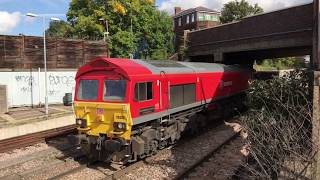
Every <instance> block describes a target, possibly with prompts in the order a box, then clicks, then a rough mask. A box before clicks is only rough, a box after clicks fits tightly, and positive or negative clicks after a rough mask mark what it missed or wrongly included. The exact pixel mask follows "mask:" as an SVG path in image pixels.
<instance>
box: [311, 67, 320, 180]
mask: <svg viewBox="0 0 320 180" xmlns="http://www.w3.org/2000/svg"><path fill="white" fill-rule="evenodd" d="M313 76H314V82H313V102H312V103H313V112H312V141H313V153H315V161H314V164H313V167H312V168H313V173H312V174H313V177H312V179H320V153H319V149H320V146H319V144H320V138H319V135H320V131H319V127H320V71H314V74H313Z"/></svg>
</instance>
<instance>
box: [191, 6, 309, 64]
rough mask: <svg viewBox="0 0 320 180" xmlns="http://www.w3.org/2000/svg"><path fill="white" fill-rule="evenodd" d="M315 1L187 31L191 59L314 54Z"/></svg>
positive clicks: (219, 60) (234, 58)
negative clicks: (216, 25)
mask: <svg viewBox="0 0 320 180" xmlns="http://www.w3.org/2000/svg"><path fill="white" fill-rule="evenodd" d="M313 14H314V13H313V3H310V4H305V5H301V6H297V7H291V8H287V9H283V10H279V11H273V12H267V13H263V14H259V15H255V16H251V17H247V18H244V19H243V20H241V21H239V22H234V23H229V24H224V25H221V26H218V27H214V28H209V29H204V30H199V31H195V32H190V33H188V44H187V48H188V56H189V58H190V59H191V61H207V62H222V61H224V62H226V63H236V62H234V61H238V62H244V61H245V62H244V63H246V62H248V60H258V59H266V58H274V57H287V56H298V55H308V54H311V49H312V37H313V20H314V18H313Z"/></svg>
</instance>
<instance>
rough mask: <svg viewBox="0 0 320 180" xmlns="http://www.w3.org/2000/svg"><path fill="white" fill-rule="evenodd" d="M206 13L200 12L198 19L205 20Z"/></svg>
mask: <svg viewBox="0 0 320 180" xmlns="http://www.w3.org/2000/svg"><path fill="white" fill-rule="evenodd" d="M204 15H205V14H204V13H198V20H199V21H204V20H205V19H204V17H205V16H204Z"/></svg>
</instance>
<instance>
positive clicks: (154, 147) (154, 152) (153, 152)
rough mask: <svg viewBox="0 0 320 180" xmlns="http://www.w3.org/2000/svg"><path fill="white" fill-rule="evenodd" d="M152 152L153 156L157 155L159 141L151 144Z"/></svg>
mask: <svg viewBox="0 0 320 180" xmlns="http://www.w3.org/2000/svg"><path fill="white" fill-rule="evenodd" d="M150 150H151V154H152V155H155V154H157V152H158V141H156V140H153V141H151V143H150Z"/></svg>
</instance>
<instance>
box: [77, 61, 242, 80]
mask: <svg viewBox="0 0 320 180" xmlns="http://www.w3.org/2000/svg"><path fill="white" fill-rule="evenodd" d="M110 65H111V66H115V67H117V68H118V69H121V72H122V73H124V74H126V76H128V77H130V76H136V75H150V74H160V73H165V74H181V73H207V72H230V71H242V70H244V68H242V67H240V66H235V65H232V66H228V65H223V64H217V63H200V62H179V61H168V60H157V61H150V60H138V59H135V60H131V59H116V58H97V59H95V60H94V61H92V62H90V63H88V64H86V65H84V66H83V67H81V68H80V69H79V71H78V73H77V77H78V76H79V75H82V74H84V73H86V72H89V71H95V70H105V69H107V68H108V66H110Z"/></svg>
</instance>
